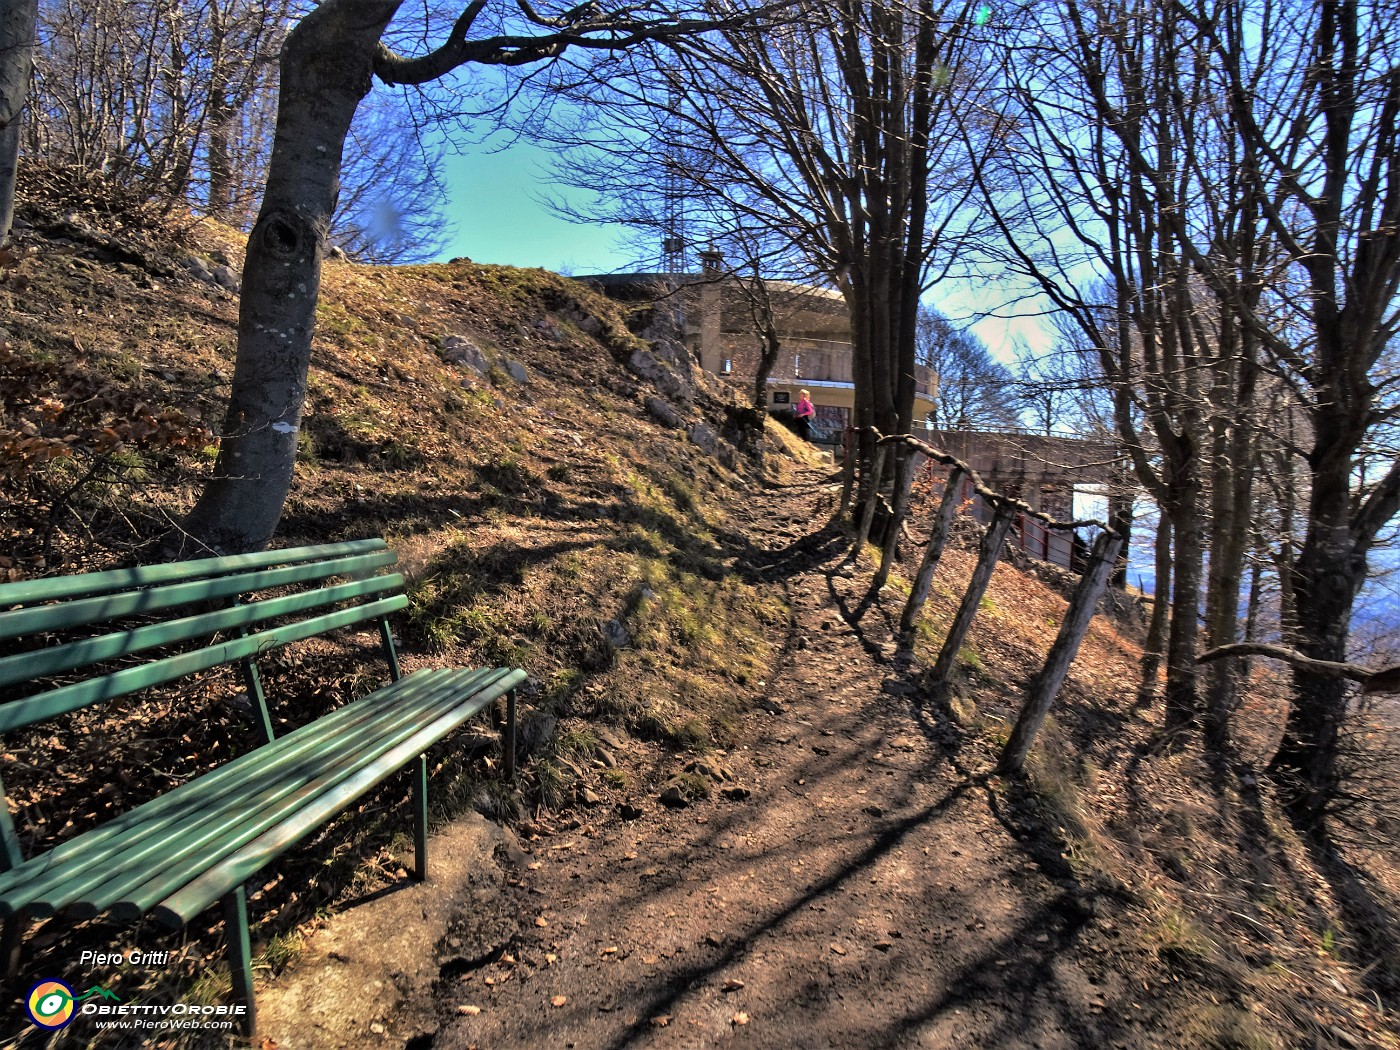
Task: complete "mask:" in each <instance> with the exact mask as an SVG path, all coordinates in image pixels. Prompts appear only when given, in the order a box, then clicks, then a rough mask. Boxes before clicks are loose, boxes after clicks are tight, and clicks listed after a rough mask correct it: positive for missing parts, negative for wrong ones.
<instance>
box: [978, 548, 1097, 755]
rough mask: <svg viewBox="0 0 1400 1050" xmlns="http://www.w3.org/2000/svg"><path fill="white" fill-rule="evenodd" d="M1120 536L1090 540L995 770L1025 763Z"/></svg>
mask: <svg viewBox="0 0 1400 1050" xmlns="http://www.w3.org/2000/svg"><path fill="white" fill-rule="evenodd" d="M1122 546H1123V537H1122V536H1121V535H1120V534H1119V533H1117V532H1101V533H1099V538H1098V539H1097V540H1095V541H1094V549H1093V551H1092V552H1091V553H1090V555H1089V564H1088V565H1086V566H1085V567H1084V575H1083V576H1081V577H1080V578H1079V584H1078V585H1077V586H1076V587H1075V588H1074V594H1073V596H1072V597H1071V598H1070V601H1069V607H1068V608H1067V609H1066V610H1065V618H1064V622H1063V623H1061V624H1060V633H1059V634H1058V635H1056V637H1055V644H1053V645H1052V646H1051V647H1050V652H1049V653H1048V654H1047V655H1046V657H1045V664H1044V666H1042V667H1041V669H1040V672H1039V673H1038V674H1037V675H1036V676H1035V679H1034V680H1033V681H1032V682H1031V685H1030V689H1029V690H1027V693H1026V703H1025V706H1024V707H1022V708H1021V715H1020V717H1019V718H1017V719H1016V728H1015V729H1013V730H1012V731H1011V739H1010V740H1008V741H1007V742H1006V747H1005V748H1004V749H1003V750H1002V752H1001V758H1000V760H999V761H998V762H997V772H998V773H1000V774H1002V775H1006V774H1010V773H1015V772H1018V771H1019V770H1020V769H1021V768H1022V767H1023V766H1024V765H1025V764H1026V756H1027V755H1029V754H1030V750H1031V744H1033V743H1034V742H1035V737H1036V734H1037V733H1039V732H1040V727H1041V725H1042V723H1044V721H1045V716H1046V715H1047V714H1048V713H1049V711H1050V705H1051V704H1052V703H1054V702H1055V697H1056V696H1057V695H1058V694H1059V691H1060V686H1062V685H1063V684H1064V681H1065V675H1067V674H1068V673H1069V665H1070V664H1071V663H1073V662H1074V657H1075V655H1076V654H1077V653H1078V652H1079V645H1080V643H1081V642H1082V641H1083V640H1084V636H1085V635H1086V634H1087V633H1088V632H1089V621H1090V620H1092V619H1093V617H1094V610H1095V609H1096V608H1097V607H1098V604H1099V598H1100V597H1101V596H1102V595H1103V591H1104V586H1105V584H1107V583H1108V577H1109V575H1110V574H1111V573H1112V572H1113V569H1114V567H1115V566H1116V565H1117V562H1118V552H1119V550H1121V549H1122Z"/></svg>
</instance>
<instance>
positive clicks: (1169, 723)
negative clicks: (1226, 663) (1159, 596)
mask: <svg viewBox="0 0 1400 1050" xmlns="http://www.w3.org/2000/svg"><path fill="white" fill-rule="evenodd" d="M1181 474H1182V475H1183V476H1182V477H1180V478H1178V479H1176V480H1175V482H1174V483H1173V484H1172V486H1171V487H1172V488H1173V489H1175V490H1176V491H1175V492H1173V497H1174V498H1173V506H1172V515H1171V517H1172V547H1173V552H1172V553H1173V558H1172V617H1171V626H1170V628H1169V629H1168V631H1167V689H1166V717H1165V722H1164V724H1165V728H1166V731H1167V734H1168V736H1171V735H1174V734H1176V733H1179V732H1181V731H1182V730H1184V729H1187V728H1189V727H1190V726H1192V725H1194V724H1195V722H1196V719H1197V717H1198V716H1199V714H1200V697H1199V695H1198V693H1197V690H1196V676H1197V674H1199V672H1200V668H1199V667H1198V666H1197V665H1196V636H1197V631H1198V626H1197V623H1198V620H1199V618H1200V606H1201V578H1202V568H1203V561H1204V559H1203V551H1202V547H1201V520H1200V510H1199V507H1198V504H1197V501H1198V499H1199V497H1200V480H1199V476H1198V475H1197V473H1196V468H1195V466H1194V464H1190V463H1188V465H1186V466H1185V467H1184V469H1182V471H1181Z"/></svg>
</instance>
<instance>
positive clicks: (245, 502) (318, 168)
mask: <svg viewBox="0 0 1400 1050" xmlns="http://www.w3.org/2000/svg"><path fill="white" fill-rule="evenodd" d="M402 2H403V0H338V2H336V3H327V4H322V5H321V6H320V7H318V8H317V9H316V10H314V11H312V12H311V13H310V14H309V15H307V16H306V17H305V18H303V19H302V20H301V22H300V23H298V24H297V26H296V28H294V29H293V30H292V32H291V33H290V34H289V35H288V37H287V42H286V45H285V46H284V48H283V50H282V87H281V92H280V95H279V98H278V106H277V131H276V137H275V139H274V140H273V147H272V158H271V162H270V164H269V166H268V174H267V187H266V189H265V191H264V194H263V203H262V210H261V211H260V212H259V213H258V219H257V222H256V224H255V225H254V226H253V231H252V233H251V234H250V235H249V237H248V252H247V258H246V260H245V262H244V265H243V294H242V301H241V303H240V306H239V313H238V360H237V364H236V365H235V367H234V375H233V390H232V393H231V395H230V398H229V407H228V414H227V416H226V417H225V420H224V427H223V441H222V444H221V445H220V449H219V458H218V460H217V462H216V463H215V466H214V476H213V478H212V479H211V480H210V482H209V484H208V485H207V486H206V487H205V490H204V492H203V493H202V494H201V496H200V498H199V501H198V502H197V503H196V504H195V507H194V509H193V510H192V511H191V512H190V515H189V517H188V518H187V519H186V521H185V523H184V529H185V531H186V533H187V534H188V539H189V540H190V541H192V544H193V545H196V546H199V547H203V548H206V549H209V550H213V551H217V552H219V553H221V554H231V553H237V552H241V551H249V550H257V549H260V548H262V547H264V546H266V544H267V542H268V541H269V540H270V539H271V538H272V535H273V532H274V531H275V530H276V528H277V522H278V521H279V520H280V518H281V516H282V508H283V505H284V504H285V502H286V499H287V493H288V491H289V490H290V488H291V483H292V467H293V464H294V463H295V462H296V449H297V437H298V434H299V433H300V429H301V414H302V405H303V402H304V401H305V398H306V372H307V367H308V364H309V362H310V358H311V338H312V334H313V332H314V329H315V323H316V303H317V300H318V298H319V294H320V284H321V264H322V260H323V258H324V254H325V249H326V239H327V236H328V235H329V232H330V226H331V217H332V215H334V213H335V206H336V200H337V198H338V196H339V191H340V164H341V154H342V151H343V149H344V146H345V136H346V134H347V133H348V132H349V129H350V122H351V121H352V120H353V119H354V116H355V110H356V109H357V108H358V107H359V104H360V101H361V100H362V99H363V98H364V97H365V95H367V94H368V93H369V90H370V86H371V77H372V74H373V62H374V58H375V53H376V49H377V48H378V46H379V40H380V37H381V36H382V34H383V32H384V30H385V28H386V27H387V26H388V24H389V20H390V19H391V18H393V16H394V13H395V12H396V11H397V10H398V8H399V6H400V5H401V4H402Z"/></svg>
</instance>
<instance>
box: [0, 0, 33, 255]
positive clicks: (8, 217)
mask: <svg viewBox="0 0 1400 1050" xmlns="http://www.w3.org/2000/svg"><path fill="white" fill-rule="evenodd" d="M38 11H39V0H0V244H4V243H6V242H7V241H8V240H9V239H10V227H11V226H12V225H14V220H15V180H16V178H17V177H18V175H19V140H20V129H21V128H22V126H23V123H24V121H23V119H22V118H23V115H24V102H25V99H26V98H27V97H28V95H29V77H30V73H31V72H32V71H33V68H34V25H35V22H36V20H37V18H38Z"/></svg>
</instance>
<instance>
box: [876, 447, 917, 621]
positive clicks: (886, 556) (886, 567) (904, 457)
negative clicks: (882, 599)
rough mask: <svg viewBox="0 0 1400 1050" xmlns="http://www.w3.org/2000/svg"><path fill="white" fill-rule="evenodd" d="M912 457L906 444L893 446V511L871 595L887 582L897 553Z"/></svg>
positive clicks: (912, 463)
mask: <svg viewBox="0 0 1400 1050" xmlns="http://www.w3.org/2000/svg"><path fill="white" fill-rule="evenodd" d="M914 457H915V452H914V450H913V449H911V448H909V447H908V446H907V445H896V446H895V464H894V471H893V473H894V493H893V501H892V503H891V507H892V508H893V513H892V514H891V515H890V520H889V523H888V524H887V525H886V527H885V539H884V543H883V544H882V545H881V550H880V567H879V568H878V569H876V570H875V579H874V580H873V581H872V582H871V585H870V593H871V595H872V596H873V595H875V594H876V593H878V592H879V590H880V588H881V587H883V586H884V585H885V584H886V583H887V582H889V578H890V571H891V570H892V569H893V568H894V559H895V556H896V555H897V554H898V553H899V538H900V535H901V530H902V529H903V527H904V519H905V517H907V516H908V513H909V490H910V488H911V487H912V486H913V481H914Z"/></svg>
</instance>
